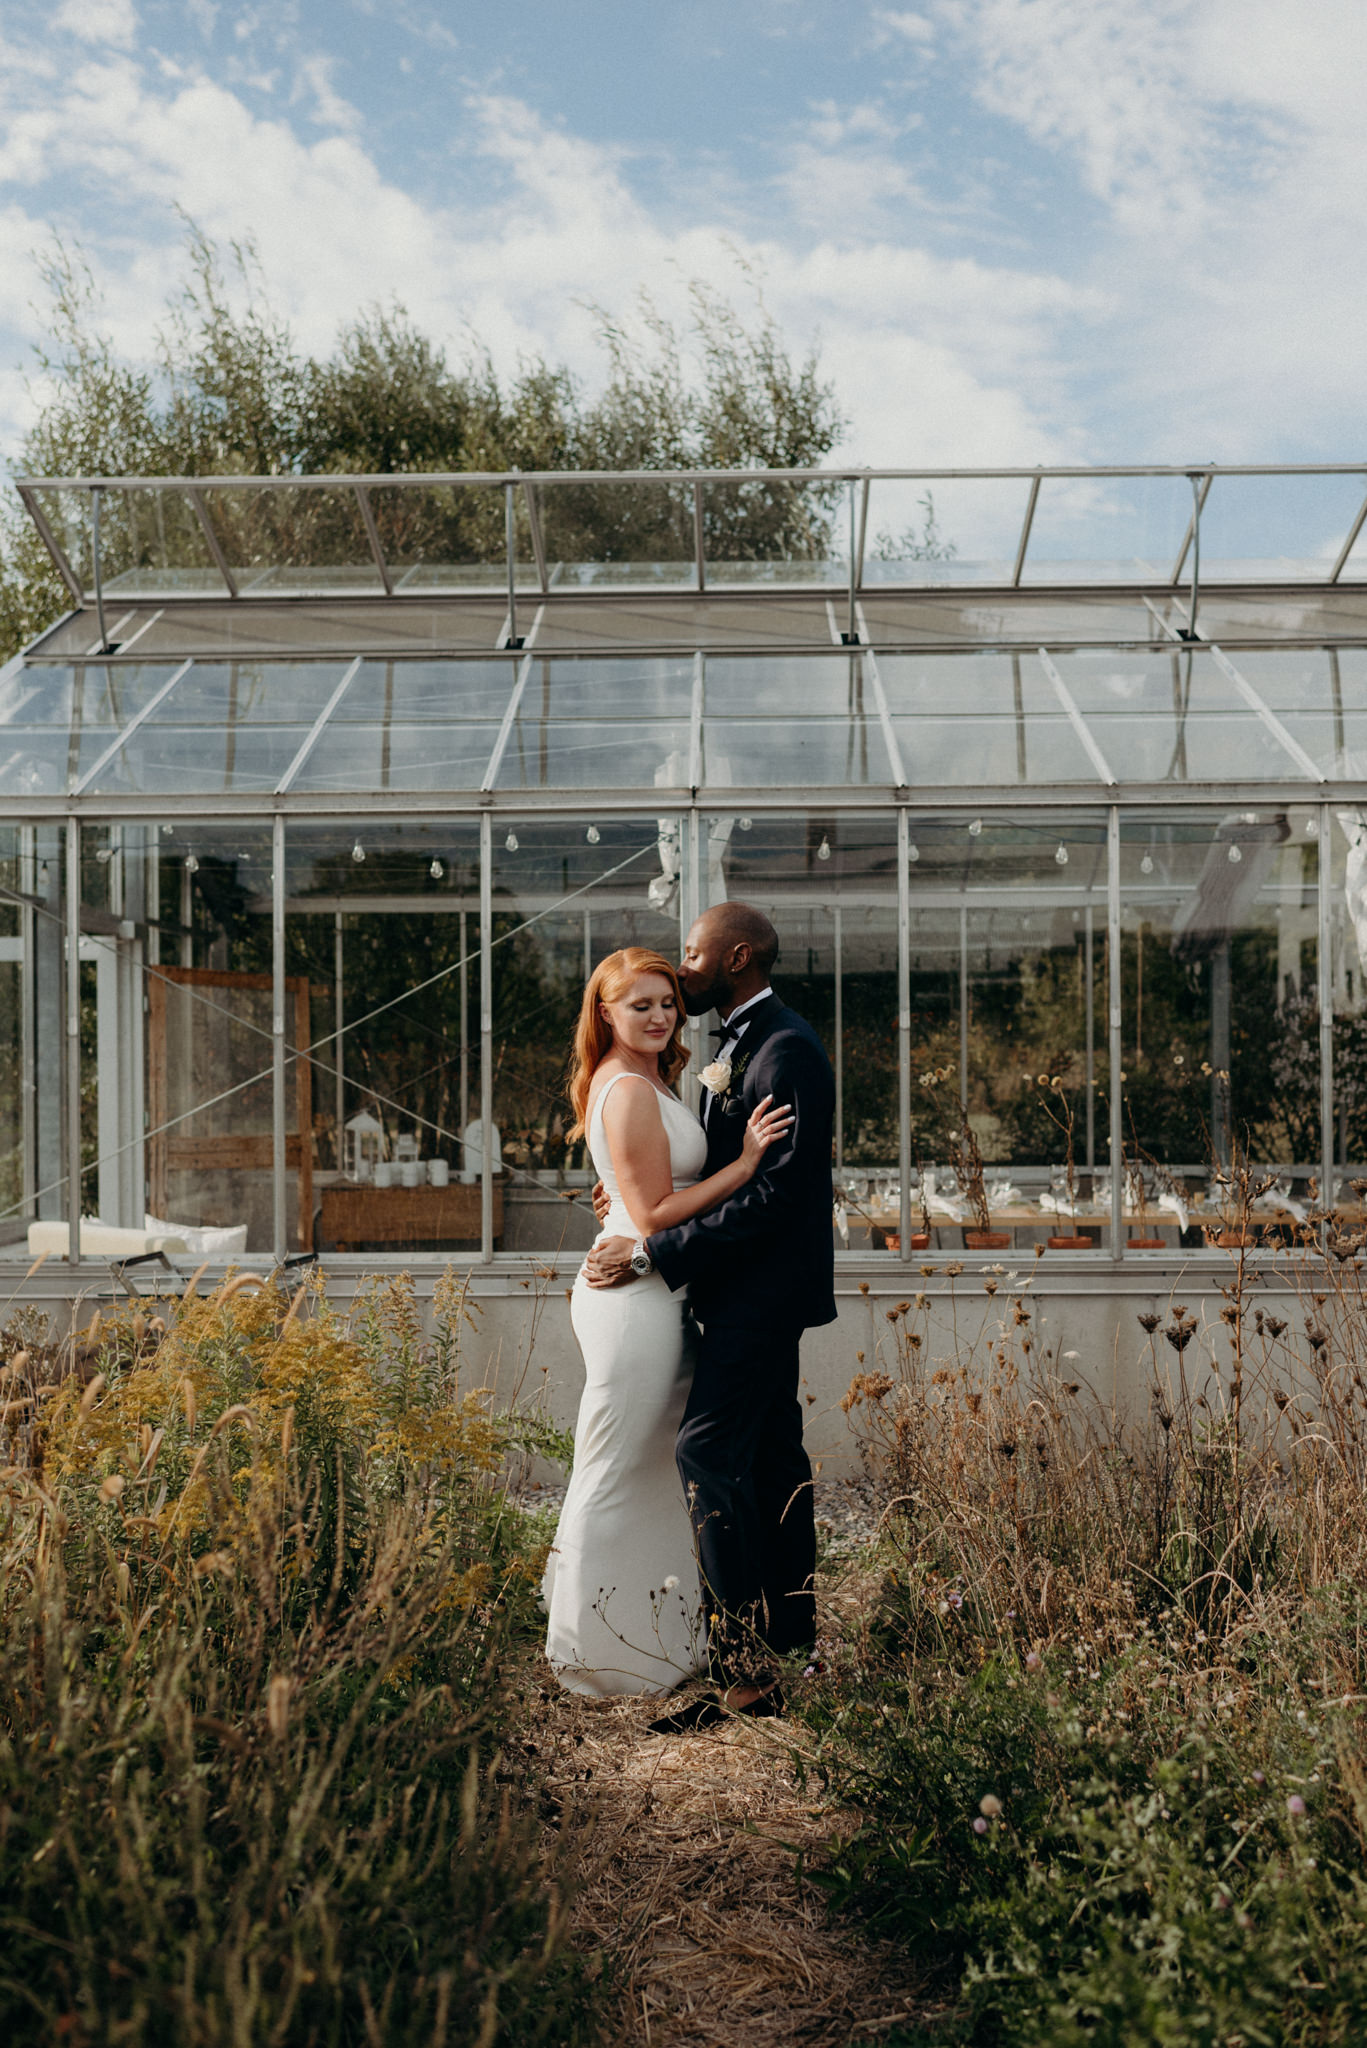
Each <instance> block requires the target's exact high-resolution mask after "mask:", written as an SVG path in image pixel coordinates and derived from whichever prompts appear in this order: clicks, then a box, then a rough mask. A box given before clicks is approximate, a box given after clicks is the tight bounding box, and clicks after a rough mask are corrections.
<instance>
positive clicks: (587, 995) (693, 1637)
mask: <svg viewBox="0 0 1367 2048" xmlns="http://www.w3.org/2000/svg"><path fill="white" fill-rule="evenodd" d="M683 1016H684V1006H683V997H682V995H681V993H680V990H679V981H678V976H677V974H676V973H675V970H674V968H673V967H672V966H671V965H670V963H669V961H668V960H666V959H665V957H664V955H663V954H662V953H653V952H649V951H648V950H647V949H646V948H644V947H642V946H627V947H625V948H624V949H623V950H622V951H621V952H618V953H610V954H609V955H608V957H607V959H606V960H603V961H600V963H599V965H598V966H597V967H596V968H595V969H594V971H593V974H592V976H591V978H590V980H589V984H588V987H587V988H586V989H585V991H584V1002H583V1007H582V1009H581V1011H580V1014H579V1023H578V1027H577V1029H576V1031H575V1036H574V1059H573V1068H572V1073H571V1079H570V1091H569V1092H570V1100H571V1102H572V1104H573V1106H574V1112H575V1117H576V1122H575V1125H574V1128H573V1130H572V1131H571V1133H570V1136H571V1137H572V1138H575V1137H579V1136H580V1135H581V1134H586V1135H587V1138H588V1146H589V1152H590V1154H591V1156H592V1159H593V1164H594V1167H595V1169H596V1170H597V1173H598V1176H599V1178H600V1179H601V1180H602V1182H603V1185H604V1187H605V1188H606V1190H607V1193H608V1195H609V1197H610V1199H611V1203H612V1206H611V1208H610V1210H609V1211H608V1214H607V1216H606V1218H605V1220H604V1223H603V1226H602V1231H601V1232H600V1235H602V1236H608V1237H613V1236H616V1237H632V1238H636V1239H640V1238H643V1237H647V1236H649V1235H650V1233H651V1232H652V1231H655V1230H663V1229H665V1228H666V1227H667V1226H668V1225H670V1224H673V1223H684V1222H687V1221H688V1219H689V1218H690V1217H692V1216H699V1215H701V1214H702V1212H703V1211H704V1210H706V1209H711V1208H713V1207H715V1205H716V1204H717V1203H718V1202H721V1201H723V1200H725V1198H726V1197H727V1196H728V1195H730V1194H732V1193H734V1191H735V1190H736V1189H737V1188H739V1187H742V1186H743V1185H744V1184H745V1182H746V1181H748V1180H749V1179H750V1178H751V1176H752V1175H753V1173H754V1171H755V1169H756V1167H757V1166H758V1165H759V1162H760V1160H761V1159H762V1158H763V1157H764V1154H765V1151H766V1150H767V1148H768V1147H769V1146H770V1145H771V1144H772V1143H773V1141H774V1140H775V1139H776V1138H779V1137H782V1136H783V1135H784V1133H785V1132H786V1131H787V1130H788V1129H789V1128H790V1127H791V1123H792V1118H791V1116H790V1115H789V1113H788V1111H787V1110H786V1109H770V1107H769V1103H770V1101H771V1099H772V1098H770V1097H769V1096H766V1097H765V1099H764V1101H763V1102H761V1103H760V1104H759V1105H758V1107H757V1108H756V1109H755V1111H754V1114H753V1115H752V1116H751V1118H750V1120H749V1122H748V1124H747V1125H746V1131H745V1142H744V1147H743V1150H742V1152H741V1156H740V1158H739V1159H737V1160H736V1161H735V1163H734V1164H733V1165H730V1166H726V1167H723V1169H722V1170H721V1171H720V1172H719V1173H714V1174H711V1175H710V1176H709V1177H708V1178H707V1179H706V1180H699V1178H698V1175H699V1174H700V1173H701V1171H702V1168H703V1163H704V1160H705V1157H706V1153H707V1140H706V1138H705V1136H704V1134H703V1128H702V1125H701V1124H700V1123H699V1121H698V1119H697V1117H695V1116H694V1115H693V1112H692V1111H691V1110H689V1109H686V1108H685V1107H684V1105H683V1103H682V1102H680V1100H679V1098H678V1096H677V1095H675V1094H673V1093H672V1092H671V1088H670V1084H671V1083H672V1082H673V1081H674V1080H675V1079H676V1078H677V1077H678V1075H679V1074H680V1073H681V1072H682V1071H683V1068H684V1066H685V1065H686V1063H687V1060H688V1053H687V1051H686V1049H685V1048H684V1046H683V1045H681V1044H680V1042H679V1033H680V1030H681V1028H682V1024H683ZM686 1318H687V1303H686V1299H685V1294H684V1290H683V1289H682V1288H680V1290H679V1291H678V1293H676V1294H671V1293H670V1291H669V1288H668V1287H667V1286H666V1285H665V1282H664V1279H663V1277H662V1276H661V1275H660V1274H659V1273H654V1272H652V1273H650V1275H649V1277H648V1278H646V1279H644V1280H640V1281H638V1282H636V1283H635V1284H634V1285H632V1286H631V1287H619V1288H610V1289H609V1288H594V1287H590V1286H589V1285H588V1283H587V1281H586V1280H585V1278H584V1275H583V1274H582V1272H581V1273H580V1275H579V1277H578V1278H577V1279H576V1281H575V1284H574V1292H573V1294H572V1295H571V1297H570V1320H571V1323H572V1324H573V1327H574V1334H575V1336H576V1337H577V1339H578V1340H579V1348H580V1350H581V1351H582V1353H583V1355H584V1370H585V1376H586V1377H585V1386H584V1395H583V1399H582V1400H581V1402H580V1404H579V1419H578V1422H577V1423H576V1425H575V1435H574V1472H573V1474H572V1476H571V1479H570V1484H569V1490H568V1492H567V1494H566V1496H565V1505H564V1508H563V1509H562V1511H561V1515H560V1526H559V1528H558V1530H557V1532H556V1539H555V1544H554V1547H553V1549H552V1551H551V1554H550V1559H549V1561H548V1563H547V1566H546V1576H545V1580H544V1583H543V1587H542V1591H543V1594H544V1597H545V1601H546V1606H547V1609H548V1611H549V1614H550V1624H549V1627H548V1630H547V1634H546V1656H547V1659H548V1661H549V1662H550V1664H551V1667H552V1669H553V1670H554V1671H555V1673H556V1676H557V1677H558V1678H559V1680H560V1682H561V1684H562V1685H563V1686H565V1687H566V1688H567V1689H568V1690H569V1691H571V1692H577V1693H587V1694H590V1695H593V1696H595V1697H601V1698H606V1697H608V1696H610V1695H612V1694H614V1693H661V1692H668V1691H670V1690H671V1689H672V1688H673V1687H674V1686H676V1685H677V1684H678V1683H679V1681H680V1680H681V1679H683V1678H686V1677H688V1676H689V1675H690V1673H692V1672H694V1671H697V1670H699V1669H701V1668H702V1666H703V1665H704V1664H705V1662H706V1652H705V1647H704V1643H703V1631H702V1628H701V1625H700V1614H699V1600H698V1573H697V1565H696V1562H695V1556H694V1548H693V1530H692V1527H691V1525H690V1522H689V1518H688V1510H687V1507H686V1506H685V1503H684V1497H683V1487H682V1482H681V1481H680V1479H679V1474H678V1470H677V1468H676V1466H675V1463H674V1440H675V1437H676V1436H677V1434H678V1429H679V1423H680V1421H681V1419H682V1416H683V1411H684V1403H685V1401H686V1400H687V1398H688V1386H689V1380H690V1378H691V1376H692V1362H691V1359H690V1356H689V1346H688V1334H687V1321H686Z"/></svg>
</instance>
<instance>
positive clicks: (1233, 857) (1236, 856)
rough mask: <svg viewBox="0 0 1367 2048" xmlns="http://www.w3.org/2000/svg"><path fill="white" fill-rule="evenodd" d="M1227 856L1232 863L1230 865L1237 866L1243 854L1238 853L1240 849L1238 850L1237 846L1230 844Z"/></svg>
mask: <svg viewBox="0 0 1367 2048" xmlns="http://www.w3.org/2000/svg"><path fill="white" fill-rule="evenodd" d="M1229 858H1230V862H1231V864H1232V865H1233V866H1234V867H1237V866H1238V865H1239V862H1240V861H1241V860H1242V859H1243V855H1242V854H1241V853H1240V851H1239V849H1238V847H1237V846H1231V847H1230V849H1229Z"/></svg>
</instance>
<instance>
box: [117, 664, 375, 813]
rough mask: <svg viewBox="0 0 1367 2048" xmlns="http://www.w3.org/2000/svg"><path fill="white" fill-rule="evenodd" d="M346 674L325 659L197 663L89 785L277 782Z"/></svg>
mask: <svg viewBox="0 0 1367 2048" xmlns="http://www.w3.org/2000/svg"><path fill="white" fill-rule="evenodd" d="M343 673H344V671H343V670H342V669H341V668H340V667H338V666H337V665H336V664H335V663H333V662H326V661H319V662H289V663H266V662H250V661H243V662H203V663H198V662H197V663H196V664H195V665H194V667H192V668H191V669H189V670H188V671H187V672H186V674H185V675H183V676H182V677H181V679H180V681H179V682H178V683H177V684H176V685H175V688H174V689H173V690H171V692H170V693H169V695H168V696H167V697H165V698H164V699H163V701H162V702H161V703H160V704H159V705H158V706H157V708H156V709H155V711H153V712H152V713H151V714H150V716H149V717H148V718H147V719H145V720H144V722H143V723H142V724H141V725H140V726H139V727H138V728H137V730H136V732H133V733H131V734H130V735H129V737H128V739H127V741H126V742H125V744H124V745H123V746H122V747H121V748H120V749H119V752H118V753H117V754H115V755H114V756H113V758H112V759H111V760H109V761H108V762H106V764H105V766H104V767H103V768H102V769H101V770H100V772H99V774H98V775H97V776H96V778H95V781H94V782H93V783H92V784H91V789H92V791H93V792H97V793H100V794H112V793H114V792H116V791H133V790H137V791H147V792H148V793H149V794H157V793H160V792H162V791H169V790H176V791H185V790H203V791H205V792H206V793H207V792H213V793H216V792H218V791H227V790H267V789H273V788H274V787H275V785H276V783H277V782H279V780H280V779H281V777H282V776H283V775H284V773H285V770H286V769H287V768H288V767H289V765H290V763H291V761H292V760H293V759H294V756H295V754H296V753H297V752H298V750H299V748H300V747H301V746H302V744H303V742H304V740H305V739H306V738H307V736H308V733H309V731H310V729H311V728H312V725H313V722H314V720H315V719H316V718H317V716H318V714H319V712H320V711H322V710H323V708H324V706H325V705H326V704H327V702H328V699H329V698H330V697H331V695H332V693H333V691H334V690H335V689H336V687H337V684H338V683H339V681H340V680H341V677H342V675H343Z"/></svg>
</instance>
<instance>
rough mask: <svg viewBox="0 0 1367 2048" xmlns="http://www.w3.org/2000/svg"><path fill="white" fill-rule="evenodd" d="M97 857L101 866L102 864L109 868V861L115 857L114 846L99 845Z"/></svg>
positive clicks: (103, 866)
mask: <svg viewBox="0 0 1367 2048" xmlns="http://www.w3.org/2000/svg"><path fill="white" fill-rule="evenodd" d="M95 858H96V860H97V861H98V862H99V864H100V866H101V867H102V868H107V867H108V866H109V863H110V861H111V860H113V858H114V849H113V847H112V846H101V847H98V848H97V849H96V852H95Z"/></svg>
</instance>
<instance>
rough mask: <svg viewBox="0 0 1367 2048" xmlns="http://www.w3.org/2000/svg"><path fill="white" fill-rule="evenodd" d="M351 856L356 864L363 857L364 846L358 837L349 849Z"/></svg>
mask: <svg viewBox="0 0 1367 2048" xmlns="http://www.w3.org/2000/svg"><path fill="white" fill-rule="evenodd" d="M351 858H352V859H353V860H354V861H356V862H357V863H358V865H359V863H360V862H361V861H363V860H364V859H365V848H364V847H363V846H362V844H361V842H360V840H359V839H358V840H357V841H356V844H355V845H354V846H353V847H352V849H351Z"/></svg>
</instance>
